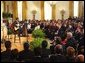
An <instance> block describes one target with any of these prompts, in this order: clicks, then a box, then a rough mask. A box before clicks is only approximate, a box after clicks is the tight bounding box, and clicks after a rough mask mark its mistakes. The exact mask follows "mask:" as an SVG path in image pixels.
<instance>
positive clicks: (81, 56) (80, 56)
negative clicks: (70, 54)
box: [76, 54, 84, 62]
mask: <svg viewBox="0 0 85 63" xmlns="http://www.w3.org/2000/svg"><path fill="white" fill-rule="evenodd" d="M76 62H84V55H82V54H80V55H78V56H77V57H76Z"/></svg>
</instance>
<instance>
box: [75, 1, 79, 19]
mask: <svg viewBox="0 0 85 63" xmlns="http://www.w3.org/2000/svg"><path fill="white" fill-rule="evenodd" d="M78 5H79V2H78V1H74V17H78Z"/></svg>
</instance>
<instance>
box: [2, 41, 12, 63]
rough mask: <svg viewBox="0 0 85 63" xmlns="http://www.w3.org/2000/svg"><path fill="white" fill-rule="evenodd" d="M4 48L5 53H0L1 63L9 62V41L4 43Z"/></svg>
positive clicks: (10, 54) (10, 55)
mask: <svg viewBox="0 0 85 63" xmlns="http://www.w3.org/2000/svg"><path fill="white" fill-rule="evenodd" d="M5 48H6V51H3V52H1V61H2V62H11V57H12V53H11V42H10V41H6V42H5Z"/></svg>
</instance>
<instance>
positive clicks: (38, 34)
mask: <svg viewBox="0 0 85 63" xmlns="http://www.w3.org/2000/svg"><path fill="white" fill-rule="evenodd" d="M32 36H33V37H34V38H36V37H40V38H44V37H45V33H44V32H43V30H41V29H37V30H34V31H33V32H32Z"/></svg>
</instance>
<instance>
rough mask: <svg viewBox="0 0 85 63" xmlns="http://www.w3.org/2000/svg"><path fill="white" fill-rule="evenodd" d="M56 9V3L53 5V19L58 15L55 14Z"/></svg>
mask: <svg viewBox="0 0 85 63" xmlns="http://www.w3.org/2000/svg"><path fill="white" fill-rule="evenodd" d="M55 11H56V5H53V6H52V19H53V20H54V19H55V17H56V16H55V14H56V13H55Z"/></svg>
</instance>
